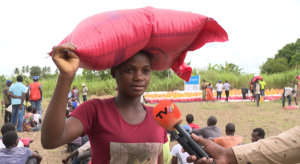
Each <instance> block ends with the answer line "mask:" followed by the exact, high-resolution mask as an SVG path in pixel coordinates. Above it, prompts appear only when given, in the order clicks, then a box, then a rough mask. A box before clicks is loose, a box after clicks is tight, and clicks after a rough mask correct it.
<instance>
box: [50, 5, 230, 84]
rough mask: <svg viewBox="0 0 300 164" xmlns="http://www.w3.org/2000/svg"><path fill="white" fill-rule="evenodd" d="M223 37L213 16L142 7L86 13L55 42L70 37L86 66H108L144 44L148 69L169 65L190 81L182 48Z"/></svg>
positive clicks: (218, 40)
mask: <svg viewBox="0 0 300 164" xmlns="http://www.w3.org/2000/svg"><path fill="white" fill-rule="evenodd" d="M225 41H228V35H227V33H226V31H225V30H224V29H223V28H222V27H221V26H220V25H219V24H218V23H217V22H216V21H215V20H213V19H212V18H208V17H206V16H203V15H199V14H195V13H190V12H184V11H175V10H166V9H155V8H152V7H145V8H139V9H130V10H117V11H110V12H104V13H99V14H96V15H93V16H91V17H88V18H86V19H84V20H83V21H81V22H80V23H79V24H78V25H77V26H76V27H75V29H74V30H73V31H72V32H71V34H70V35H68V36H67V37H66V38H65V39H64V40H63V41H62V42H61V43H60V44H64V43H67V42H72V43H74V44H75V45H76V46H77V49H76V51H75V52H76V53H77V55H78V56H79V58H80V67H81V68H85V69H90V70H104V69H109V68H112V67H114V66H117V65H119V64H120V63H122V62H124V61H125V60H127V59H128V58H130V57H131V56H133V55H134V54H136V53H137V52H138V51H140V50H145V51H148V52H149V53H150V54H151V55H152V61H151V64H152V70H155V71H164V70H167V69H169V68H172V69H173V71H174V72H175V73H176V74H177V75H178V76H179V77H180V78H182V79H184V80H185V81H189V79H190V76H191V72H192V69H191V68H190V67H189V66H188V65H187V64H184V59H185V56H186V54H187V51H194V50H196V49H199V48H200V47H202V46H203V45H205V44H206V43H209V42H225ZM50 55H51V53H50Z"/></svg>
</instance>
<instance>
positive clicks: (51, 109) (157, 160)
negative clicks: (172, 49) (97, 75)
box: [41, 43, 168, 164]
mask: <svg viewBox="0 0 300 164" xmlns="http://www.w3.org/2000/svg"><path fill="white" fill-rule="evenodd" d="M75 49H76V46H75V45H74V44H72V43H67V44H62V45H58V46H56V47H54V48H53V51H52V59H53V61H54V63H55V64H56V66H57V67H58V69H59V70H60V74H59V77H58V81H57V85H56V88H55V91H54V94H53V97H52V101H51V102H50V104H49V106H48V109H47V112H46V114H45V117H44V121H43V129H42V133H41V142H42V145H43V147H44V148H47V149H54V148H57V147H59V146H61V145H64V144H66V143H68V142H70V141H72V140H73V139H74V138H77V137H79V136H84V135H88V137H89V139H90V143H91V149H92V152H93V154H96V155H95V156H93V157H92V158H93V159H92V164H98V163H101V164H109V163H143V162H147V163H149V164H163V163H164V159H163V150H162V149H163V144H164V143H166V142H167V141H168V138H167V131H166V130H165V129H163V128H162V127H161V126H159V125H158V123H157V122H156V121H155V119H154V116H153V114H152V110H153V107H147V106H144V105H142V104H141V102H140V99H141V95H143V93H144V92H145V91H146V89H147V88H148V85H149V83H150V79H151V55H150V54H149V53H147V52H144V51H140V52H138V53H137V54H135V55H133V56H132V57H130V58H129V59H127V60H126V61H124V62H123V63H120V64H119V65H117V66H116V67H114V68H112V69H111V75H112V77H113V78H114V79H116V83H117V85H118V90H119V93H118V95H117V96H116V97H114V98H110V99H106V100H101V99H94V100H90V101H87V102H85V103H83V104H81V105H80V106H79V107H77V108H76V110H74V111H73V112H72V114H71V115H69V118H68V119H67V121H63V120H64V115H65V104H66V99H65V97H66V96H67V94H68V88H70V86H71V84H72V81H73V80H74V77H75V74H76V71H77V70H78V67H79V63H80V60H79V58H78V56H77V55H76V54H75V52H74V51H75ZM54 115H55V117H53V116H54ZM53 122H55V123H56V126H55V127H54V126H53ZM120 134H122V135H120ZM99 145H101V146H99ZM123 152H126V153H123Z"/></svg>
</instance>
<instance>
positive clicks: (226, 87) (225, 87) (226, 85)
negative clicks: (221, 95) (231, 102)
mask: <svg viewBox="0 0 300 164" xmlns="http://www.w3.org/2000/svg"><path fill="white" fill-rule="evenodd" d="M230 87H231V85H230V84H229V83H228V81H227V80H226V81H225V84H224V89H225V94H226V99H225V101H227V102H228V97H229V90H230Z"/></svg>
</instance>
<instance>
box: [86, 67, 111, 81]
mask: <svg viewBox="0 0 300 164" xmlns="http://www.w3.org/2000/svg"><path fill="white" fill-rule="evenodd" d="M82 76H83V77H84V78H85V79H97V80H107V79H112V77H111V74H110V69H107V70H103V71H92V70H87V69H83V71H82Z"/></svg>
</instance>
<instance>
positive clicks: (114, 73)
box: [110, 67, 117, 79]
mask: <svg viewBox="0 0 300 164" xmlns="http://www.w3.org/2000/svg"><path fill="white" fill-rule="evenodd" d="M116 71H117V69H116V68H115V67H114V68H111V69H110V75H111V77H112V78H114V79H115V78H116Z"/></svg>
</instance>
